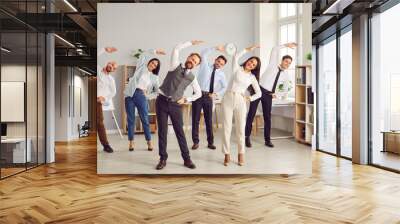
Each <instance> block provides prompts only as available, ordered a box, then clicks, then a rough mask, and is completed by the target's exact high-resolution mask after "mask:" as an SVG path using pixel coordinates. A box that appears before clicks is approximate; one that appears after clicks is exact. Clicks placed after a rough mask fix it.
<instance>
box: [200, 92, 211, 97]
mask: <svg viewBox="0 0 400 224" xmlns="http://www.w3.org/2000/svg"><path fill="white" fill-rule="evenodd" d="M208 94H210V93H209V92H206V91H201V96H208Z"/></svg>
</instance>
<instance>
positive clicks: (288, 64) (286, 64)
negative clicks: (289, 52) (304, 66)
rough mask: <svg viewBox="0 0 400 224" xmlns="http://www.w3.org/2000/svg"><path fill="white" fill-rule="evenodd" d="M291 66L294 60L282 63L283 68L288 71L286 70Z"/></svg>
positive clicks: (284, 60)
mask: <svg viewBox="0 0 400 224" xmlns="http://www.w3.org/2000/svg"><path fill="white" fill-rule="evenodd" d="M291 64H292V59H290V58H285V59H283V60H282V62H281V68H282V69H284V70H286V69H288V68H289V67H290V65H291Z"/></svg>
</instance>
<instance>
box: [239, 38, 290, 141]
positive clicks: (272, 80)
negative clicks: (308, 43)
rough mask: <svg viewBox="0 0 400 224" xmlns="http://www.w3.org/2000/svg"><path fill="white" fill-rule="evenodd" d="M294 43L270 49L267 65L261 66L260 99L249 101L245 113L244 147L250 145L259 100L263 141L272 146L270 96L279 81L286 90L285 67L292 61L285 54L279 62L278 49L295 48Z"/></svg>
mask: <svg viewBox="0 0 400 224" xmlns="http://www.w3.org/2000/svg"><path fill="white" fill-rule="evenodd" d="M296 46H297V44H296V43H287V44H283V45H279V46H276V47H274V48H273V49H272V51H271V56H270V59H269V64H268V66H267V67H264V69H263V68H261V72H260V74H261V77H260V80H259V82H260V83H259V84H260V88H261V92H262V95H261V99H259V100H255V101H253V102H251V103H250V108H249V112H248V113H247V120H246V130H245V135H246V147H249V148H250V147H251V141H250V135H251V129H252V124H253V120H254V116H255V115H256V112H257V107H258V103H259V102H260V100H261V104H262V108H263V117H264V141H265V145H266V146H268V147H274V145H273V144H272V142H271V110H272V98H275V97H276V96H275V90H276V86H277V84H278V82H279V81H281V82H283V83H284V88H285V89H286V91H287V88H288V84H289V83H288V82H289V75H288V73H287V69H288V68H289V67H290V65H291V63H292V60H293V59H292V57H291V56H290V55H285V56H283V57H282V60H281V61H280V62H279V50H280V49H282V48H285V47H288V48H292V49H293V48H295V47H296Z"/></svg>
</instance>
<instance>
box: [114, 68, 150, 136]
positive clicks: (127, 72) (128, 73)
mask: <svg viewBox="0 0 400 224" xmlns="http://www.w3.org/2000/svg"><path fill="white" fill-rule="evenodd" d="M135 69H136V66H134V65H123V79H122V83H121V84H122V92H124V90H125V88H126V86H127V85H128V82H129V78H130V77H132V76H133V74H134V73H135ZM121 114H122V127H121V128H122V131H123V133H124V134H127V133H128V123H127V118H126V110H125V96H124V94H122V99H121ZM149 123H150V131H151V133H155V132H156V131H157V117H156V100H155V99H151V100H149ZM135 133H144V129H143V126H142V122H141V120H140V118H139V114H138V113H137V110H136V117H135Z"/></svg>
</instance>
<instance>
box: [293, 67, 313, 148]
mask: <svg viewBox="0 0 400 224" xmlns="http://www.w3.org/2000/svg"><path fill="white" fill-rule="evenodd" d="M295 88H296V89H295V93H296V119H295V124H294V125H295V138H296V140H297V141H298V142H300V143H304V144H308V145H311V144H312V136H313V135H314V101H315V97H314V93H313V92H312V73H311V65H299V66H296V87H295Z"/></svg>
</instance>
